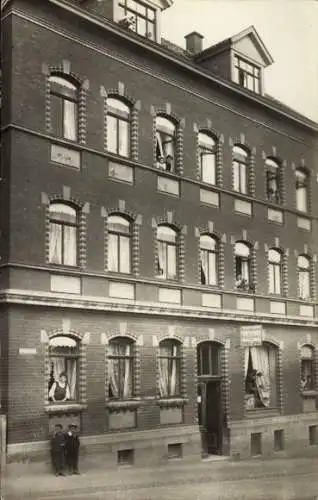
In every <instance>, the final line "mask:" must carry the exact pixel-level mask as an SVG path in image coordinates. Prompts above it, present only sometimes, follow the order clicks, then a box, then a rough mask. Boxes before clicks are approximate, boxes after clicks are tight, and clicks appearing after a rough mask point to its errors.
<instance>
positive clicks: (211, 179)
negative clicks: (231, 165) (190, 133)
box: [198, 132, 216, 185]
mask: <svg viewBox="0 0 318 500" xmlns="http://www.w3.org/2000/svg"><path fill="white" fill-rule="evenodd" d="M198 140H199V156H200V173H201V179H202V181H203V182H206V183H207V184H212V185H215V184H216V144H215V140H214V139H213V137H211V136H210V135H208V134H206V133H204V132H199V137H198Z"/></svg>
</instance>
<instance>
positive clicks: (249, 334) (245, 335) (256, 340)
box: [240, 325, 263, 347]
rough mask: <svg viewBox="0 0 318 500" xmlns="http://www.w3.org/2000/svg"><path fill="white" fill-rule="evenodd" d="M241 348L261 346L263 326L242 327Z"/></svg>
mask: <svg viewBox="0 0 318 500" xmlns="http://www.w3.org/2000/svg"><path fill="white" fill-rule="evenodd" d="M240 333H241V347H252V346H257V345H261V344H262V342H263V326H262V325H249V326H241V332H240Z"/></svg>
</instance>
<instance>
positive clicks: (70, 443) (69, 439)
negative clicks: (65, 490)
mask: <svg viewBox="0 0 318 500" xmlns="http://www.w3.org/2000/svg"><path fill="white" fill-rule="evenodd" d="M79 447H80V440H79V431H78V427H77V425H75V424H71V425H69V426H68V430H67V433H66V436H65V453H66V465H67V468H68V471H69V473H70V474H79V470H78V455H79Z"/></svg>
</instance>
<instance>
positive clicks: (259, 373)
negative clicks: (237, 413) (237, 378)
mask: <svg viewBox="0 0 318 500" xmlns="http://www.w3.org/2000/svg"><path fill="white" fill-rule="evenodd" d="M244 371H245V407H246V409H252V408H268V407H273V406H276V405H277V348H276V347H275V346H274V345H272V344H268V343H266V342H263V344H262V345H260V346H255V347H247V348H246V349H245V357H244Z"/></svg>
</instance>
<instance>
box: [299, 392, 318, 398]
mask: <svg viewBox="0 0 318 500" xmlns="http://www.w3.org/2000/svg"><path fill="white" fill-rule="evenodd" d="M301 395H302V397H303V398H316V397H317V396H318V391H315V390H312V391H310V390H309V391H301Z"/></svg>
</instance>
